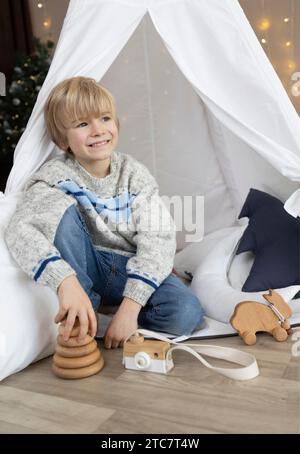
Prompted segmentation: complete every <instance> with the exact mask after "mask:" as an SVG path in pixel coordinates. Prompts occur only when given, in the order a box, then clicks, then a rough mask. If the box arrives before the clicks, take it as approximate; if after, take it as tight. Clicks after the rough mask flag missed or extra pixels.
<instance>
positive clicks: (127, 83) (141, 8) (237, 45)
mask: <svg viewBox="0 0 300 454" xmlns="http://www.w3.org/2000/svg"><path fill="white" fill-rule="evenodd" d="M147 13H148V14H147ZM155 30H156V31H157V32H158V34H157V33H156V31H155ZM131 36H132V38H131V39H130V40H129V38H130V37H131ZM128 40H129V42H128ZM127 42H128V44H127ZM126 44H127V45H126ZM124 46H125V47H124ZM123 47H124V49H123ZM122 49H123V50H122ZM166 49H167V50H168V51H169V53H168V52H167V51H166ZM120 51H122V52H121V53H120ZM119 53H120V55H118V54H119ZM169 54H171V56H172V57H173V59H174V60H172V59H171V58H170V55H169ZM178 68H179V69H178ZM75 75H88V76H91V77H94V78H95V79H97V80H102V82H103V84H104V85H106V86H107V87H108V88H109V89H110V90H111V91H112V92H113V94H114V95H115V97H116V100H117V106H118V109H119V112H120V117H121V118H120V120H121V127H122V131H121V142H120V144H119V149H120V150H121V151H124V152H126V153H130V154H132V155H134V156H136V157H137V158H138V159H139V160H141V161H143V162H145V163H146V164H147V165H148V167H149V169H150V170H151V171H152V173H153V174H154V175H155V176H156V178H157V179H158V182H159V183H160V185H161V192H162V193H164V194H167V195H172V194H179V195H180V194H183V193H184V194H186V195H195V194H201V195H204V196H205V204H206V205H205V215H206V216H205V229H206V231H207V232H209V231H213V230H215V229H217V228H220V227H222V226H226V225H230V224H232V223H233V222H234V219H235V218H236V215H237V213H238V210H239V209H240V207H241V203H242V201H243V200H244V198H245V196H246V194H247V192H248V189H249V187H250V186H252V187H257V188H261V189H263V190H266V191H267V192H268V191H269V192H273V193H274V195H277V196H279V197H281V198H282V199H286V198H287V197H288V196H289V195H291V193H292V192H293V191H294V190H295V189H296V188H297V182H298V186H299V181H300V120H299V117H298V115H297V113H296V111H295V109H294V107H293V106H292V103H291V102H290V100H289V98H288V96H287V94H286V92H285V91H284V88H283V86H282V84H281V82H280V80H279V78H278V77H277V75H276V73H275V71H274V69H273V68H272V66H271V64H270V62H269V60H268V59H267V57H266V55H265V53H264V51H263V49H262V48H261V46H260V44H259V42H258V40H257V38H256V36H255V34H254V32H253V30H252V29H251V27H250V25H249V23H248V21H247V19H246V17H245V15H244V13H243V11H242V9H241V7H240V5H239V3H238V1H237V0H210V1H206V0H109V1H108V0H89V1H85V0H71V2H70V6H69V9H68V12H67V15H66V18H65V22H64V25H63V29H62V32H61V36H60V39H59V43H58V46H57V49H56V53H55V56H54V60H53V62H52V65H51V68H50V71H49V73H48V76H47V79H46V81H45V83H44V85H43V87H42V89H41V91H40V94H39V97H38V100H37V103H36V106H35V108H34V111H33V113H32V116H31V118H30V121H29V123H28V126H27V128H26V131H25V132H24V134H23V136H22V138H21V140H20V142H19V144H18V146H17V148H16V151H15V162H14V167H13V169H12V171H11V174H10V176H9V180H8V183H7V188H6V194H9V193H11V192H14V191H18V190H20V189H22V187H23V185H24V183H25V181H26V179H27V178H28V177H29V176H30V175H31V174H32V173H33V172H34V171H36V170H37V169H38V168H39V167H40V165H41V164H42V163H43V162H44V161H46V160H47V159H48V158H49V156H53V153H56V152H57V150H55V147H54V145H53V143H51V142H50V141H49V138H48V136H47V134H46V132H45V128H44V122H43V116H42V108H43V104H44V102H45V99H46V97H47V95H48V93H49V91H50V89H51V88H52V87H53V86H54V85H55V84H56V83H58V82H59V81H61V80H62V79H64V78H67V77H70V76H75ZM184 76H185V77H184ZM187 81H189V82H190V84H189V83H188V82H187ZM292 181H294V182H296V183H292Z"/></svg>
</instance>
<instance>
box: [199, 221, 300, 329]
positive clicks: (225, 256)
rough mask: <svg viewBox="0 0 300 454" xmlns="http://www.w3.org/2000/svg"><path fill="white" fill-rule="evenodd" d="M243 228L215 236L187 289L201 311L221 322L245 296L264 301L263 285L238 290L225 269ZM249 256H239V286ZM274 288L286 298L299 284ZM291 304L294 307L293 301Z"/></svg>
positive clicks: (242, 279) (243, 277) (237, 282)
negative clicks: (197, 300)
mask: <svg viewBox="0 0 300 454" xmlns="http://www.w3.org/2000/svg"><path fill="white" fill-rule="evenodd" d="M244 229H245V226H238V227H232V228H231V229H225V230H226V236H222V237H221V238H220V237H219V240H218V241H216V242H215V245H214V246H213V247H212V249H211V250H210V252H208V253H207V255H206V256H205V257H203V256H202V257H201V261H199V266H198V268H197V269H196V271H195V272H194V278H193V280H192V283H191V289H192V291H193V292H194V293H195V294H196V295H197V296H198V298H199V300H200V302H201V304H202V307H203V309H204V311H205V314H206V315H207V316H208V317H210V318H213V319H215V320H218V321H220V322H223V323H228V322H229V320H230V317H231V315H232V314H233V311H234V308H235V306H236V304H237V303H239V302H241V301H245V300H250V301H258V302H261V303H264V302H265V299H264V298H263V296H262V295H263V293H265V292H267V291H268V289H266V290H265V291H264V292H251V293H250V292H242V291H241V290H240V289H237V288H234V287H233V286H232V284H231V282H230V281H229V278H228V271H229V268H230V265H231V262H232V259H233V257H234V256H235V251H236V247H237V244H238V242H239V240H240V238H241V236H242V233H243V231H244ZM251 260H252V258H251V256H244V257H243V258H242V259H239V262H238V266H240V273H239V277H238V278H236V279H235V284H236V285H239V287H240V288H241V283H243V281H244V280H245V279H246V276H247V271H249V267H250V266H251ZM242 267H244V269H242ZM274 290H276V291H277V292H278V293H280V295H281V296H282V297H283V298H284V300H285V301H287V302H290V300H291V299H292V298H293V297H294V296H295V295H296V294H297V292H298V291H299V290H300V286H299V285H294V286H290V287H286V288H282V289H274ZM293 308H294V310H295V309H297V306H296V305H295V303H294V302H293Z"/></svg>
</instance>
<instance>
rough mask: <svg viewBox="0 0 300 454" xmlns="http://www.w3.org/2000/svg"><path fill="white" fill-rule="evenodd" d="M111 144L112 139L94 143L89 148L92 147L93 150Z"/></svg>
mask: <svg viewBox="0 0 300 454" xmlns="http://www.w3.org/2000/svg"><path fill="white" fill-rule="evenodd" d="M109 142H110V139H109V140H101V141H100V142H96V143H92V144H91V145H89V147H91V148H99V147H103V146H104V145H106V144H108V143H109Z"/></svg>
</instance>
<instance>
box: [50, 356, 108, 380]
mask: <svg viewBox="0 0 300 454" xmlns="http://www.w3.org/2000/svg"><path fill="white" fill-rule="evenodd" d="M103 366H104V360H103V358H102V356H101V358H100V359H99V360H98V361H97V362H96V363H94V364H91V365H90V366H87V367H81V368H80V369H63V368H62V367H58V366H56V365H55V364H54V363H52V371H53V372H54V374H55V375H57V376H58V377H60V378H65V379H71V380H73V379H77V378H86V377H90V376H91V375H95V374H97V373H98V372H100V370H101V369H102V368H103Z"/></svg>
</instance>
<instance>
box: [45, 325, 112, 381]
mask: <svg viewBox="0 0 300 454" xmlns="http://www.w3.org/2000/svg"><path fill="white" fill-rule="evenodd" d="M65 322H66V321H63V322H62V323H61V324H60V325H59V328H58V333H59V335H58V336H57V346H56V350H55V354H54V356H53V363H52V370H53V372H54V374H55V375H57V376H58V377H60V378H66V379H76V378H85V377H89V376H91V375H94V374H97V373H98V372H100V370H101V369H102V368H103V366H104V361H103V357H102V355H101V352H100V350H99V348H98V345H97V342H96V341H95V340H94V339H93V338H92V337H91V336H89V335H88V334H87V335H86V336H85V338H84V339H82V340H80V341H79V340H78V337H77V336H78V334H79V330H80V325H79V321H78V319H76V322H75V325H74V327H73V329H72V332H71V335H70V338H69V339H68V340H67V341H64V339H63V332H64V326H65Z"/></svg>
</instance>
